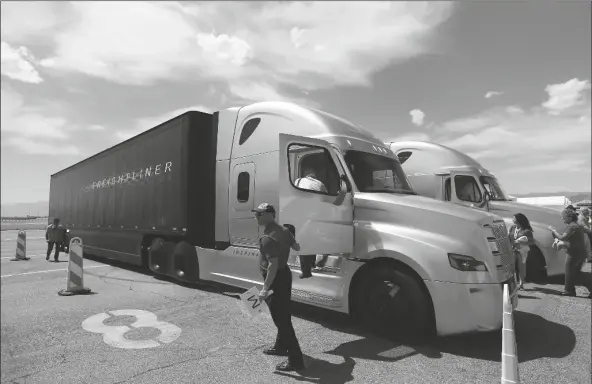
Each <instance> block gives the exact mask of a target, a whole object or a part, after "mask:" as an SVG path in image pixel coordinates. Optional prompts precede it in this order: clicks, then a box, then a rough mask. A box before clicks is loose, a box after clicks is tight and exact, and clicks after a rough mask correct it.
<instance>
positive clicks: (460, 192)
mask: <svg viewBox="0 0 592 384" xmlns="http://www.w3.org/2000/svg"><path fill="white" fill-rule="evenodd" d="M454 185H455V187H456V197H457V198H458V199H459V200H462V201H469V202H471V203H479V202H481V199H482V197H483V196H482V195H481V190H480V189H479V185H478V184H477V181H476V180H475V178H474V177H473V176H464V175H458V176H455V177H454Z"/></svg>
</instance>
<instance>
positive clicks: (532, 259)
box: [525, 248, 547, 283]
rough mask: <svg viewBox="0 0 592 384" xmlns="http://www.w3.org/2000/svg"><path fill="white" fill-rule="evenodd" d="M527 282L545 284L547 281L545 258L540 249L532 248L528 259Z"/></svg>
mask: <svg viewBox="0 0 592 384" xmlns="http://www.w3.org/2000/svg"><path fill="white" fill-rule="evenodd" d="M525 280H526V281H532V282H535V283H544V282H545V281H546V280H547V266H546V263H545V257H544V256H543V254H542V253H541V250H540V249H538V248H531V249H530V251H529V252H528V257H527V258H526V278H525Z"/></svg>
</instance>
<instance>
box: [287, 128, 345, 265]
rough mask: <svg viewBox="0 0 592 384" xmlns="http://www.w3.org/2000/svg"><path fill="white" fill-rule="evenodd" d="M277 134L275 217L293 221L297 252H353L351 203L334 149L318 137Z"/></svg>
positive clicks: (303, 253)
mask: <svg viewBox="0 0 592 384" xmlns="http://www.w3.org/2000/svg"><path fill="white" fill-rule="evenodd" d="M279 136H280V137H279V141H280V143H279V144H280V147H279V148H280V150H279V156H280V161H279V211H278V221H279V223H280V224H282V225H286V224H289V225H292V226H293V227H294V229H295V231H296V240H297V241H298V242H299V243H300V252H299V253H300V254H301V255H311V254H331V253H333V254H335V253H351V252H353V246H354V244H353V239H354V227H353V203H352V198H351V193H349V192H347V191H346V190H345V189H344V188H343V186H342V182H341V177H342V175H344V171H343V168H342V167H341V163H340V162H339V160H338V158H337V156H336V154H335V152H334V151H335V149H334V148H333V147H332V146H331V144H329V143H328V142H326V141H324V140H320V139H312V138H308V137H301V136H293V135H287V134H280V135H279ZM312 160H314V161H312ZM309 175H314V176H312V177H307V176H309ZM297 185H298V186H297Z"/></svg>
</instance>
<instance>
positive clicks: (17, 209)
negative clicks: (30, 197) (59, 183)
mask: <svg viewBox="0 0 592 384" xmlns="http://www.w3.org/2000/svg"><path fill="white" fill-rule="evenodd" d="M27 215H29V216H47V215H49V202H48V201H38V202H36V203H15V204H2V217H26V216H27Z"/></svg>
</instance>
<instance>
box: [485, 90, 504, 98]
mask: <svg viewBox="0 0 592 384" xmlns="http://www.w3.org/2000/svg"><path fill="white" fill-rule="evenodd" d="M503 94H504V93H503V92H498V91H489V92H487V93H486V94H485V98H486V99H490V98H492V97H494V96H501V95H503Z"/></svg>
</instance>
